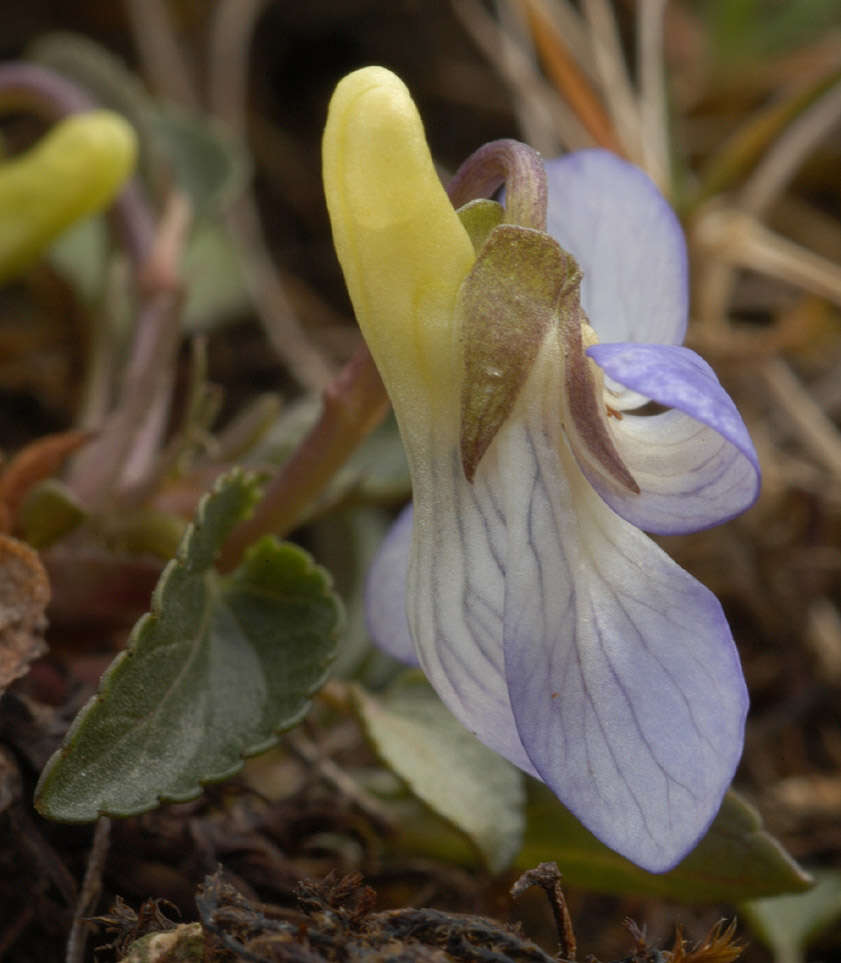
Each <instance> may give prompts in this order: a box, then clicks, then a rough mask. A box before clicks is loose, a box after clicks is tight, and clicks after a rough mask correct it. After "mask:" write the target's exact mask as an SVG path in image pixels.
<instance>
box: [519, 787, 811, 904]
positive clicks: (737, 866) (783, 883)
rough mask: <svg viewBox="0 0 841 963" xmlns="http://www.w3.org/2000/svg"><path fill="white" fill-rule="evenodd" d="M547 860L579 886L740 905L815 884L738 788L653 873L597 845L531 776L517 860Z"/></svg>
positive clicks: (526, 863) (522, 862) (526, 865)
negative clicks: (687, 845)
mask: <svg viewBox="0 0 841 963" xmlns="http://www.w3.org/2000/svg"><path fill="white" fill-rule="evenodd" d="M548 859H552V860H556V861H557V863H558V866H559V867H560V869H561V872H562V873H563V874H564V879H566V880H567V881H568V882H570V883H572V884H573V885H576V886H582V887H584V888H586V889H594V890H600V891H601V892H607V893H633V894H634V895H636V896H663V897H667V898H669V899H673V900H680V901H682V902H686V903H695V902H698V903H702V902H707V903H714V902H730V903H735V902H739V901H741V900H745V899H752V898H755V897H760V896H770V895H776V894H779V893H786V892H796V891H801V890H805V889H808V888H809V886H810V885H811V882H812V880H811V877H810V876H809V875H808V874H807V873H806V872H805V871H804V870H803V869H802V868H801V867H800V866H798V864H797V863H796V862H795V861H794V859H792V857H791V856H789V855H788V853H786V851H785V850H784V849H783V848H782V846H780V844H779V843H778V842H777V841H776V840H775V839H774V838H773V837H772V836H771V835H769V834H768V833H767V832H765V830H764V829H763V828H762V820H761V819H760V816H759V813H758V812H757V811H756V810H755V809H754V808H753V807H752V806H751V805H749V804H748V803H747V802H746V801H745V800H744V799H742V798H741V797H740V796H739V795H737V794H736V793H735V792H733V791H730V792H728V793H727V795H726V796H725V797H724V802H723V804H722V806H721V810H720V811H719V814H718V816H716V818H715V820H714V822H713V824H712V826H711V827H710V829H709V830H708V832H707V835H706V836H705V837H704V838H703V839H702V840H701V842H700V843H699V844H698V845H697V846H696V847H695V849H694V850H693V851H692V852H691V853H690V854H689V855H688V856H687V857H686V859H684V860H683V862H682V863H680V864H679V865H678V866H676V867H675V868H674V869H673V870H671V871H670V872H668V873H663V874H662V875H654V874H652V873H647V872H645V870H642V869H640V868H639V867H638V866H635V865H634V864H633V863H631V862H629V861H628V860H627V859H624V858H623V857H621V856H619V855H618V854H617V853H614V852H613V850H611V849H608V848H607V846H605V845H604V844H603V843H600V842H599V841H598V840H597V839H596V838H595V836H593V835H592V834H591V833H589V832H587V830H586V829H584V827H583V826H582V825H581V823H579V822H578V820H577V819H576V818H575V817H574V816H573V815H572V813H570V812H569V811H568V810H567V809H565V808H564V807H563V806H562V805H561V804H560V803H559V802H558V800H557V799H556V798H555V796H554V795H553V794H552V793H551V792H550V791H549V790H548V789H547V788H546V787H545V786H543V785H542V784H540V783H537V782H536V781H533V780H529V805H528V827H527V829H526V836H525V843H524V845H523V849H522V850H521V852H520V855H519V856H518V858H517V865H518V867H521V868H522V869H528V868H530V867H532V866H534V865H536V864H537V863H539V862H543V861H544V860H548Z"/></svg>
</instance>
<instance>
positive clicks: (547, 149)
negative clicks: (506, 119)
mask: <svg viewBox="0 0 841 963" xmlns="http://www.w3.org/2000/svg"><path fill="white" fill-rule="evenodd" d="M452 7H453V11H454V13H455V14H456V16H457V17H458V19H459V20H460V21H461V23H462V24H463V26H464V28H465V30H466V31H467V32H468V34H469V35H470V36H471V37H472V38H473V41H474V42H475V43H476V45H477V46H478V47H479V49H480V50H481V51H482V52H483V53H484V55H485V56H486V57H487V59H488V60H489V61H490V62H491V63H493V64H495V65H496V67H497V69H498V70H499V72H500V74H501V75H502V77H503V79H504V80H505V82H506V83H507V84H508V86H509V87H510V88H511V90H512V91H513V92H514V93H515V95H516V97H517V107H518V116H519V119H520V122H521V125H522V127H523V129H524V131H526V130H532V131H535V132H536V133H534V134H532V135H531V136H529V141H530V143H531V146H532V147H534V149H535V150H538V151H540V153H542V154H545V155H546V156H548V157H551V156H553V155H555V154H557V153H558V152H559V148H560V147H564V148H566V149H567V150H578V149H580V148H582V147H593V146H594V141H593V138H592V137H591V136H590V134H589V133H588V132H587V130H586V128H585V127H584V125H583V124H582V123H581V121H580V120H579V119H578V118H577V117H576V116H575V114H574V113H573V111H572V110H571V109H570V108H569V107H568V106H567V104H565V103H564V102H563V101H562V100H561V99H560V98H559V97H558V96H557V94H556V93H555V92H554V91H553V90H552V88H551V87H549V85H548V84H547V83H546V82H545V81H544V80H543V78H542V77H541V76H540V74H539V73H538V71H537V69H536V67H535V65H534V63H532V62H531V61H530V60H529V58H528V57H527V56H526V55H525V54H524V53H523V51H522V50H521V49H520V47H519V46H518V45H517V44H516V43H515V42H514V41H513V40H512V39H511V38H510V37H509V36H508V35H507V34H506V33H505V32H504V31H503V30H502V29H501V28H500V26H499V24H498V23H497V22H496V21H495V20H494V19H493V17H491V16H490V15H489V14H488V13H487V12H486V11H485V9H484V7H483V6H482V5H481V3H479V2H478V0H452ZM527 136H528V135H527Z"/></svg>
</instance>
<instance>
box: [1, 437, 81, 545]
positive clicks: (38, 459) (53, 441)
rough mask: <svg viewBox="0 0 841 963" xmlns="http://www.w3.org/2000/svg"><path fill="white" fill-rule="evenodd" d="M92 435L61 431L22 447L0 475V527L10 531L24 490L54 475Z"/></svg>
mask: <svg viewBox="0 0 841 963" xmlns="http://www.w3.org/2000/svg"><path fill="white" fill-rule="evenodd" d="M91 438H93V432H90V431H63V432H61V433H60V434H56V435H46V436H45V437H44V438H38V439H37V440H36V441H33V442H31V443H30V444H28V445H26V446H25V447H24V448H22V449H21V450H20V451H19V452H18V453H17V454H16V455H15V456H14V457H13V458H12V459H11V461H9V463H8V465H7V466H6V469H5V471H4V472H3V474H2V475H0V528H2V529H3V530H5V531H9V530H10V529H11V528H12V526H13V525H14V520H15V516H16V515H17V510H18V508H19V507H20V505H21V503H22V502H23V499H24V498H25V497H26V494H27V492H28V491H29V490H30V489H31V488H32V486H33V485H36V484H37V483H38V482H40V481H43V480H44V479H45V478H49V477H50V476H51V475H54V474H55V472H56V471H57V470H58V469H59V468H60V467H61V464H62V462H63V461H64V459H65V458H67V457H68V456H69V455H71V454H72V453H73V452H74V451H76V449H77V448H81V446H82V445H84V444H85V443H86V442H88V441H90V439H91Z"/></svg>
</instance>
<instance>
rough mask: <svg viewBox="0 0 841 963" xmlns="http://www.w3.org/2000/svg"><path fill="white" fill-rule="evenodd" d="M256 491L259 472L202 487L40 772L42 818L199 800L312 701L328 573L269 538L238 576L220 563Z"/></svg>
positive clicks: (329, 602)
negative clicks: (133, 618)
mask: <svg viewBox="0 0 841 963" xmlns="http://www.w3.org/2000/svg"><path fill="white" fill-rule="evenodd" d="M256 497H257V488H256V484H255V482H254V480H253V479H251V478H250V477H248V476H245V475H243V474H242V473H241V472H239V471H233V472H231V473H230V474H229V475H227V476H225V477H224V478H222V479H220V480H219V482H217V484H216V486H215V487H214V489H213V491H212V492H211V493H210V494H209V495H206V496H205V497H204V498H203V499H202V502H201V504H200V505H199V509H198V512H197V514H196V519H195V521H194V522H193V524H192V525H191V526H190V527H189V529H188V531H187V532H186V534H185V536H184V538H183V540H182V542H181V545H180V547H179V550H178V554H177V556H176V558H175V559H174V560H173V561H172V562H170V563H169V565H168V566H167V568H166V569H165V570H164V573H163V574H162V576H161V578H160V581H159V582H158V585H157V588H156V589H155V592H154V595H153V597H152V609H151V612H150V613H149V614H147V615H145V616H143V618H141V619H140V621H139V622H138V623H137V625H136V626H135V629H134V631H133V632H132V635H131V638H130V640H129V644H128V647H127V649H126V651H124V652H123V653H121V654H120V655H119V656H117V658H116V659H115V660H114V662H113V663H112V665H111V667H110V668H109V669H108V671H107V672H106V673H105V675H104V676H103V678H102V682H101V683H100V688H99V693H98V694H97V695H96V696H95V697H94V698H93V699H92V700H91V701H90V702H89V703H88V705H87V706H85V708H83V709H82V711H81V712H80V713H79V715H78V716H77V717H76V720H75V721H74V723H73V725H72V727H71V729H70V732H69V733H68V735H67V737H66V740H65V743H64V745H63V746H62V748H61V749H60V750H59V751H58V752H57V753H55V755H54V756H53V757H52V758H51V759H50V761H49V762H48V763H47V766H46V768H45V769H44V772H43V773H42V775H41V779H40V781H39V783H38V787H37V789H36V803H35V804H36V807H37V808H38V810H39V812H41V813H42V814H43V815H44V816H47V817H48V818H51V819H59V820H63V821H66V822H86V821H90V820H93V819H96V817H97V816H98V815H99V814H101V813H107V814H109V815H120V816H125V815H131V814H133V813H139V812H143V811H145V810H147V809H151V808H152V807H154V806H156V805H157V804H158V802H159V801H161V800H172V801H182V800H185V799H191V798H193V797H195V796H197V795H198V794H199V792H200V791H201V784H202V783H206V782H210V781H214V780H219V779H224V778H226V777H228V776H230V775H231V774H233V773H234V772H236V771H237V770H238V769H239V768H240V767H241V765H242V759H243V756H247V755H253V754H255V753H258V752H261V751H263V750H265V749H267V748H269V747H270V746H272V745H274V744H275V743H276V742H277V740H278V736H279V734H280V733H281V732H282V731H284V730H286V729H289V728H290V727H291V726H294V725H295V724H296V723H297V722H298V721H299V720H300V719H301V718H302V716H303V715H304V714H305V712H306V711H307V709H308V707H309V697H310V696H311V695H312V694H313V692H315V690H316V689H317V688H318V687H319V686H320V685H321V684H322V682H323V681H324V679H325V677H326V674H327V669H328V666H329V663H330V660H331V659H332V657H333V653H334V650H335V645H336V635H337V632H338V630H339V625H340V621H341V606H340V603H339V602H338V600H337V599H336V597H335V595H334V594H333V592H332V591H331V589H330V580H329V577H328V575H327V574H326V572H324V570H323V569H321V568H319V567H318V566H316V565H315V564H314V563H313V562H312V560H311V559H310V557H309V556H308V555H307V554H306V553H305V552H303V551H302V550H301V549H299V548H297V547H295V546H292V545H289V544H282V543H279V542H278V541H277V540H276V539H274V538H271V537H266V538H264V539H262V540H260V541H259V542H258V543H256V544H255V545H254V546H252V548H251V549H250V551H249V552H248V554H247V555H246V557H245V559H244V560H243V562H242V563H241V565H240V566H239V568H237V569H236V571H234V572H233V573H232V574H230V575H226V576H220V575H219V574H218V573H217V572H216V571H215V570H214V569H213V559H214V557H215V555H216V553H217V552H218V550H219V548H220V546H221V544H222V543H223V542H224V540H225V538H226V537H227V535H228V533H229V532H230V531H231V529H232V528H233V527H234V525H235V524H236V523H237V522H239V521H240V520H241V519H242V518H244V517H245V516H246V515H247V514H248V512H249V511H250V510H251V507H252V506H253V504H254V501H255V499H256Z"/></svg>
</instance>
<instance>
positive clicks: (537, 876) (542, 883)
mask: <svg viewBox="0 0 841 963" xmlns="http://www.w3.org/2000/svg"><path fill="white" fill-rule="evenodd" d="M562 880H563V877H562V876H561V873H560V871H559V870H558V865H557V863H541V864H540V865H539V866H536V867H535V868H534V869H529V870H527V871H526V872H525V873H523V875H522V876H521V877H520V878H519V879H518V880H517V881H516V882H515V883H514V885H513V886H512V887H511V896H512V897H513V898H514V899H517V898H518V897H519V896H522V894H523V893H525V891H526V890H527V889H530V888H531V887H532V886H539V887H540V888H541V889H542V890H543V891H544V892H545V893H546V895H547V896H548V897H549V905H550V906H551V907H552V915H553V916H554V917H555V926H556V927H557V930H558V943H559V944H560V952H559V954H558V959H559V960H574V959H575V954H576V952H577V946H576V942H575V932H574V930H573V928H572V918H571V917H570V915H569V909H568V908H567V902H566V899H565V898H564V891H563V889H562V888H561V882H562Z"/></svg>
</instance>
